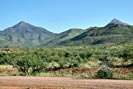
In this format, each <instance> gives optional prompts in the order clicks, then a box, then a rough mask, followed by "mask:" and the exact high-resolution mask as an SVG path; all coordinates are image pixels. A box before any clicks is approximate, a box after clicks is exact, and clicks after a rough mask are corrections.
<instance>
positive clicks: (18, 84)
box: [0, 76, 133, 89]
mask: <svg viewBox="0 0 133 89" xmlns="http://www.w3.org/2000/svg"><path fill="white" fill-rule="evenodd" d="M0 89H133V80H108V79H76V78H67V77H23V76H1V77H0Z"/></svg>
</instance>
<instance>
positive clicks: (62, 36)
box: [42, 28, 84, 46]
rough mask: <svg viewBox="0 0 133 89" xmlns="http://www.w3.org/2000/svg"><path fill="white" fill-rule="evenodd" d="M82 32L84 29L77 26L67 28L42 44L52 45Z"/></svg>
mask: <svg viewBox="0 0 133 89" xmlns="http://www.w3.org/2000/svg"><path fill="white" fill-rule="evenodd" d="M83 32H84V30H82V29H79V28H72V29H69V30H67V31H64V32H62V33H59V34H57V35H56V36H55V37H53V38H51V40H50V41H49V42H48V43H46V44H44V45H42V46H54V45H56V44H57V43H59V42H61V41H64V40H68V39H71V38H73V37H75V36H77V35H79V34H81V33H83Z"/></svg>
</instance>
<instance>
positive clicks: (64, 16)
mask: <svg viewBox="0 0 133 89" xmlns="http://www.w3.org/2000/svg"><path fill="white" fill-rule="evenodd" d="M113 18H117V19H119V20H121V21H124V22H126V23H128V24H133V0H0V30H3V29H5V28H7V27H10V26H13V25H15V24H17V23H18V22H20V21H25V22H28V23H30V24H33V25H35V26H39V27H43V28H46V29H47V30H49V31H51V32H55V33H60V32H63V31H65V30H68V29H70V28H83V29H85V28H88V27H91V26H104V25H106V24H107V23H108V22H110V20H112V19H113Z"/></svg>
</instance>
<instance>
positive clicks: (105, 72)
mask: <svg viewBox="0 0 133 89" xmlns="http://www.w3.org/2000/svg"><path fill="white" fill-rule="evenodd" d="M96 77H97V78H102V79H104V78H112V77H113V71H112V70H111V69H110V68H109V67H108V66H106V65H103V66H102V67H100V69H99V70H98V71H97V73H96Z"/></svg>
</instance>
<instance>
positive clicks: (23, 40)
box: [0, 21, 55, 47]
mask: <svg viewBox="0 0 133 89" xmlns="http://www.w3.org/2000/svg"><path fill="white" fill-rule="evenodd" d="M54 35H55V34H54V33H52V32H49V31H47V30H46V29H44V28H41V27H36V26H33V25H31V24H29V23H26V22H23V21H21V22H19V23H18V24H16V25H14V26H12V27H9V28H7V29H5V30H3V31H1V32H0V47H6V46H14V47H36V46H37V45H40V44H41V43H42V42H44V41H45V40H47V39H48V38H49V37H52V36H54Z"/></svg>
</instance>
